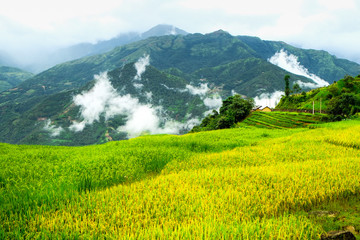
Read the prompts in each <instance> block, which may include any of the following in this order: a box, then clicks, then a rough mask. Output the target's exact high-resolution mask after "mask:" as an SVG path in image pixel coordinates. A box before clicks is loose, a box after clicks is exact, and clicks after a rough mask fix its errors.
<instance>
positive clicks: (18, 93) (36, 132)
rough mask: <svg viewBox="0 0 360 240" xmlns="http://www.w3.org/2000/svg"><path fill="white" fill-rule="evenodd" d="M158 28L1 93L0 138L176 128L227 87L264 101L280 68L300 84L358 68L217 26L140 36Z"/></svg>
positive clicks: (104, 137)
mask: <svg viewBox="0 0 360 240" xmlns="http://www.w3.org/2000/svg"><path fill="white" fill-rule="evenodd" d="M160 30H161V32H163V33H164V36H155V37H148V38H146V39H142V40H139V41H134V42H131V43H129V44H125V45H122V46H119V47H115V48H114V49H112V50H110V51H108V52H106V53H102V54H97V55H91V56H87V57H83V58H80V59H77V60H72V61H69V62H65V63H62V64H58V65H56V66H54V67H52V68H50V69H48V70H46V71H44V72H42V73H40V74H37V75H36V76H34V77H32V78H31V79H29V80H27V81H25V82H23V83H21V84H20V85H19V86H18V87H17V89H16V90H14V91H4V92H2V93H0V114H1V116H2V118H1V119H0V141H4V142H10V143H27V144H29V143H31V144H39V143H41V144H52V145H84V144H93V143H101V142H105V141H108V140H115V139H118V140H119V139H126V138H129V137H130V138H131V137H134V136H138V135H141V134H144V133H149V134H156V133H174V134H178V133H182V132H185V131H186V130H189V128H190V127H191V126H193V125H194V124H196V123H198V122H199V121H200V120H201V119H202V118H203V117H204V116H205V115H206V114H207V113H209V112H211V111H212V109H217V108H218V107H220V105H221V100H222V99H225V98H227V97H228V96H231V95H233V94H235V93H238V94H241V95H243V96H247V97H252V98H254V99H255V100H256V101H257V103H258V104H266V105H270V106H273V105H274V104H275V102H276V101H278V100H279V99H280V97H281V91H283V88H284V81H283V78H284V75H286V74H289V75H290V76H291V84H294V83H298V84H302V85H301V86H302V89H303V90H309V89H312V88H315V87H319V86H323V85H327V84H329V83H332V82H333V81H336V80H338V79H340V78H342V77H343V76H344V75H346V74H349V75H358V74H359V73H360V65H359V64H357V63H354V62H351V61H348V60H344V59H339V58H337V57H335V56H333V55H330V54H329V53H327V52H325V51H317V50H306V49H300V48H296V47H293V46H291V45H289V44H286V43H284V42H275V41H264V40H261V39H259V38H257V37H249V36H232V35H230V34H229V33H227V32H225V31H223V30H219V31H216V32H213V33H209V34H185V33H184V32H182V33H183V34H182V35H181V34H174V33H179V32H180V30H178V29H176V28H174V27H168V26H161V27H159V26H158V27H156V28H154V29H151V30H149V32H148V33H146V34H145V35H146V36H151V35H156V34H159V31H160ZM180 33H181V32H180ZM143 35H144V34H143ZM143 35H142V37H143ZM131 36H135V35H129V36H128V39H130V38H132V37H131ZM99 44H100V43H99ZM108 44H109V45H111V44H112V43H109V42H108ZM105 45H106V44H104V43H103V46H105ZM99 46H100V45H98V47H99ZM82 48H83V50H84V51H85V50H86V51H88V52H91V51H93V50H91V48H88V45H86V44H85V45H82ZM78 49H80V48H78ZM99 49H100V47H99ZM103 49H105V47H104V48H103ZM94 76H95V77H94ZM143 120H145V122H144V121H143Z"/></svg>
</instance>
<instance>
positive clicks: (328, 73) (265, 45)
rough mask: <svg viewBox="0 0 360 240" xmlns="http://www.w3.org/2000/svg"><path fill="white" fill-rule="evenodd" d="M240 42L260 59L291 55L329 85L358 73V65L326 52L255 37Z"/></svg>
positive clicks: (245, 38)
mask: <svg viewBox="0 0 360 240" xmlns="http://www.w3.org/2000/svg"><path fill="white" fill-rule="evenodd" d="M238 38H239V39H240V40H241V41H243V42H244V43H246V44H247V45H248V46H249V47H251V48H252V49H254V50H255V51H256V53H257V54H258V55H259V56H260V57H261V58H262V59H268V58H270V57H272V56H273V55H274V53H275V52H278V51H280V50H282V49H283V50H285V51H287V52H288V53H289V54H293V55H295V56H296V57H297V58H298V61H299V62H300V63H301V65H303V66H304V67H305V68H307V69H308V70H309V72H310V73H313V74H315V75H317V76H319V77H320V78H322V79H325V80H326V81H328V82H329V83H333V82H334V81H337V80H338V79H341V78H342V77H344V76H345V75H352V76H354V75H357V74H359V72H360V67H359V64H357V63H355V62H351V61H349V60H346V59H339V58H337V57H336V56H334V55H331V54H329V53H328V52H326V51H319V50H314V49H301V48H297V47H294V46H291V45H289V44H287V43H285V42H277V41H264V40H261V39H260V38H257V37H249V36H239V37H238Z"/></svg>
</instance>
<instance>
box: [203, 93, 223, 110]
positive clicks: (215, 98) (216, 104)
mask: <svg viewBox="0 0 360 240" xmlns="http://www.w3.org/2000/svg"><path fill="white" fill-rule="evenodd" d="M204 104H205V106H207V107H208V108H210V109H216V110H219V108H220V107H221V106H222V99H221V97H220V95H219V94H215V95H212V96H210V97H206V98H205V99H204Z"/></svg>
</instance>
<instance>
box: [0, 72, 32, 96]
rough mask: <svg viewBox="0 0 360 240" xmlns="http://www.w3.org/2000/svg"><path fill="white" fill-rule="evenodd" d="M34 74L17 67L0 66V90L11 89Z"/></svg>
mask: <svg viewBox="0 0 360 240" xmlns="http://www.w3.org/2000/svg"><path fill="white" fill-rule="evenodd" d="M32 76H34V75H33V74H32V73H29V72H26V71H23V70H21V69H18V68H13V67H6V66H0V92H3V91H5V90H8V89H11V88H13V87H15V86H17V85H19V84H20V83H21V82H23V81H25V80H27V79H29V78H31V77H32Z"/></svg>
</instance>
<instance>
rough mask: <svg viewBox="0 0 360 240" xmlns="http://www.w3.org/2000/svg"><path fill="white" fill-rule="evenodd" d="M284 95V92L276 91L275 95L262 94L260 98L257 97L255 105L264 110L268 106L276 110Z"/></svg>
mask: <svg viewBox="0 0 360 240" xmlns="http://www.w3.org/2000/svg"><path fill="white" fill-rule="evenodd" d="M282 95H284V92H282V91H275V92H273V93H262V94H260V96H256V97H255V98H254V101H255V105H256V106H260V107H262V108H263V107H266V106H268V107H270V108H274V107H275V106H276V105H277V103H278V102H279V101H280V99H281V97H282Z"/></svg>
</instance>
